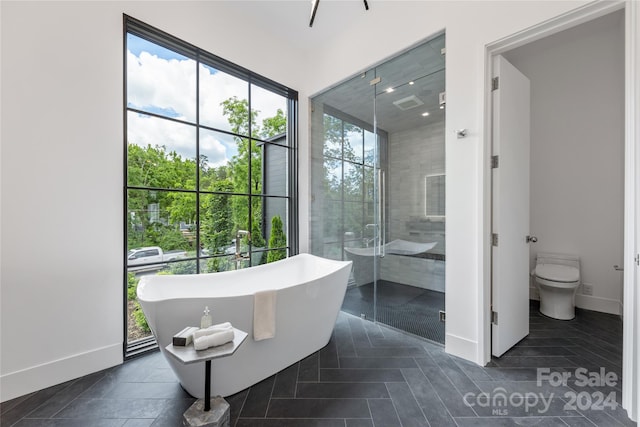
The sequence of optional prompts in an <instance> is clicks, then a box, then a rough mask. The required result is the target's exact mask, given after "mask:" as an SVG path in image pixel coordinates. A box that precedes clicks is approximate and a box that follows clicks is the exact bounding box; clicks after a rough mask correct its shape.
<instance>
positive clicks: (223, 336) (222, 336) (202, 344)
mask: <svg viewBox="0 0 640 427" xmlns="http://www.w3.org/2000/svg"><path fill="white" fill-rule="evenodd" d="M233 335H234V334H233V329H226V330H224V331H221V332H215V333H213V334H211V335H205V336H203V337H200V338H196V339H194V340H193V347H194V348H195V349H196V350H205V349H207V348H209V347H215V346H218V345H222V344H226V343H228V342H229V341H233Z"/></svg>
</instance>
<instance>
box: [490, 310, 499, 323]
mask: <svg viewBox="0 0 640 427" xmlns="http://www.w3.org/2000/svg"><path fill="white" fill-rule="evenodd" d="M491 323H493V324H494V325H497V324H498V312H497V311H492V312H491Z"/></svg>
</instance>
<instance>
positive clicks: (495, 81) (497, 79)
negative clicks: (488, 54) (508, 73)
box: [491, 77, 500, 91]
mask: <svg viewBox="0 0 640 427" xmlns="http://www.w3.org/2000/svg"><path fill="white" fill-rule="evenodd" d="M499 86H500V77H494V78H492V79H491V90H492V91H494V90H498V87H499Z"/></svg>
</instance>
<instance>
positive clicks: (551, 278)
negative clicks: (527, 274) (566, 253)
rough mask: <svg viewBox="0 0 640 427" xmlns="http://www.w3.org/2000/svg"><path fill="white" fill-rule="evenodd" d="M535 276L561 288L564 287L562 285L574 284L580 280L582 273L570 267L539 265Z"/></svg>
mask: <svg viewBox="0 0 640 427" xmlns="http://www.w3.org/2000/svg"><path fill="white" fill-rule="evenodd" d="M535 275H536V276H537V277H538V278H539V279H543V280H545V281H547V282H555V283H557V285H556V286H560V287H564V286H562V285H561V284H573V283H575V282H577V281H579V280H580V271H579V270H578V269H577V268H575V267H570V266H568V265H559V264H538V265H536V270H535Z"/></svg>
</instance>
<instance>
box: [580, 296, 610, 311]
mask: <svg viewBox="0 0 640 427" xmlns="http://www.w3.org/2000/svg"><path fill="white" fill-rule="evenodd" d="M576 307H580V308H584V309H586V310H593V311H599V312H601V313H609V314H620V313H621V311H620V308H621V305H620V301H618V300H614V299H608V298H600V297H594V296H591V295H582V294H577V295H576Z"/></svg>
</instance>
